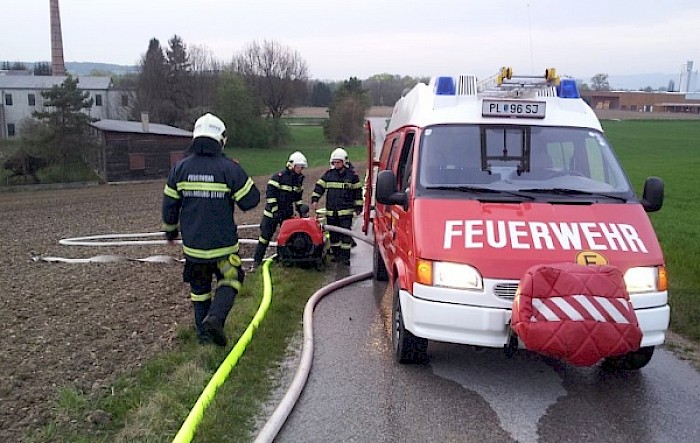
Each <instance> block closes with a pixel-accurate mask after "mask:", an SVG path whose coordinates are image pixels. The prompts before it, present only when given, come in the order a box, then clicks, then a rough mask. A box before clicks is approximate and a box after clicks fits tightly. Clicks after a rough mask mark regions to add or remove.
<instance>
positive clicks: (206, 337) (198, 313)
mask: <svg viewBox="0 0 700 443" xmlns="http://www.w3.org/2000/svg"><path fill="white" fill-rule="evenodd" d="M209 306H211V300H205V301H193V302H192V307H193V308H194V327H195V330H196V331H197V340H198V341H199V342H200V343H201V344H206V343H211V341H212V339H211V335H210V334H209V333H207V332H205V331H204V329H203V327H202V322H203V321H204V318H205V317H206V316H207V314H208V313H209Z"/></svg>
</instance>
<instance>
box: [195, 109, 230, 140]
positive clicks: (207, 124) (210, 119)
mask: <svg viewBox="0 0 700 443" xmlns="http://www.w3.org/2000/svg"><path fill="white" fill-rule="evenodd" d="M197 137H209V138H213V139H214V140H216V141H217V142H219V143H220V144H221V146H224V145H225V144H226V125H224V122H222V121H221V119H220V118H219V117H217V116H215V115H213V114H209V113H206V114H204V115H203V116H201V117H199V118H198V119H197V121H196V122H195V123H194V130H193V131H192V138H197Z"/></svg>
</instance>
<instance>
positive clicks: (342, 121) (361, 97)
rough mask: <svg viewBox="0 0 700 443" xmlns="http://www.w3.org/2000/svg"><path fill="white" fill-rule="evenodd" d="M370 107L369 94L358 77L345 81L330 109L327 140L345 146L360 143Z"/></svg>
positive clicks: (325, 128)
mask: <svg viewBox="0 0 700 443" xmlns="http://www.w3.org/2000/svg"><path fill="white" fill-rule="evenodd" d="M370 106H371V98H370V96H369V93H368V91H367V90H365V89H363V88H362V82H361V81H360V80H358V79H357V77H350V79H348V80H346V81H344V82H343V83H342V84H341V85H340V86H339V87H338V89H337V90H336V92H335V98H334V100H333V104H332V105H331V107H330V108H329V109H328V115H329V119H328V122H327V123H326V125H325V126H324V132H325V136H326V138H327V139H328V140H329V141H331V142H333V143H336V144H340V145H343V146H347V145H354V144H357V143H359V142H360V138H361V137H362V134H363V133H364V126H363V125H364V122H365V113H366V112H367V109H369V107H370Z"/></svg>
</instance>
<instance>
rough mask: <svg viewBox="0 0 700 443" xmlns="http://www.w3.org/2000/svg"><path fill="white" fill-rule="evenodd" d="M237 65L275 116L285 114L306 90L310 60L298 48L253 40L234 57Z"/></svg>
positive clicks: (268, 113)
mask: <svg viewBox="0 0 700 443" xmlns="http://www.w3.org/2000/svg"><path fill="white" fill-rule="evenodd" d="M233 66H234V69H235V70H236V72H238V73H239V74H241V75H242V76H243V78H244V79H245V81H246V83H247V84H248V85H249V87H250V88H251V90H252V91H254V93H255V94H256V95H257V96H258V97H259V99H260V100H261V103H262V105H263V107H264V109H265V112H266V113H267V115H268V116H270V117H272V118H273V119H278V118H280V117H282V115H283V114H284V111H286V110H287V109H289V108H291V107H292V106H293V105H294V103H296V102H297V101H298V100H299V98H300V97H301V96H303V94H305V93H306V82H307V81H308V77H309V76H308V68H307V66H306V62H305V61H304V60H303V59H302V58H301V56H300V55H299V53H298V52H297V51H295V50H293V49H291V48H288V47H285V46H282V45H281V44H279V43H277V42H275V41H267V40H266V41H264V42H263V43H262V45H261V44H259V43H257V42H253V43H250V44H249V45H248V46H247V47H246V48H245V49H244V50H243V52H242V53H241V54H240V55H238V56H235V57H234V59H233Z"/></svg>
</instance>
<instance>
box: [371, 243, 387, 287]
mask: <svg viewBox="0 0 700 443" xmlns="http://www.w3.org/2000/svg"><path fill="white" fill-rule="evenodd" d="M372 271H373V272H374V279H375V280H377V281H387V280H389V273H388V272H387V270H386V266H385V265H384V260H383V259H382V254H380V253H379V246H377V243H376V240H375V243H374V254H373V255H372Z"/></svg>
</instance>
